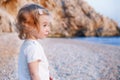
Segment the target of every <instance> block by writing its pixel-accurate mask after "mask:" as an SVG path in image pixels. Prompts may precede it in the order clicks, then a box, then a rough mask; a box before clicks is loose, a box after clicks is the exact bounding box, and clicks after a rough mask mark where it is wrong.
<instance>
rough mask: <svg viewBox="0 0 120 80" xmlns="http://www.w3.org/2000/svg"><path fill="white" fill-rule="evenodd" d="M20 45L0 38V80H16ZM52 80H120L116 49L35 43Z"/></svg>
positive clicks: (49, 40)
mask: <svg viewBox="0 0 120 80" xmlns="http://www.w3.org/2000/svg"><path fill="white" fill-rule="evenodd" d="M22 42H23V41H21V40H19V39H18V38H17V34H15V33H11V34H0V80H18V75H17V59H18V52H19V48H20V46H21V44H22ZM39 43H40V44H42V45H43V47H44V50H45V53H46V56H47V58H48V60H49V64H50V74H51V75H52V76H54V78H55V79H56V80H120V47H118V46H110V45H103V44H95V43H89V42H85V41H80V40H73V39H70V38H69V39H65V38H46V39H44V40H39Z"/></svg>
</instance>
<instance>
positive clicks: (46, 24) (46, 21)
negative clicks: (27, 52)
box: [36, 15, 50, 39]
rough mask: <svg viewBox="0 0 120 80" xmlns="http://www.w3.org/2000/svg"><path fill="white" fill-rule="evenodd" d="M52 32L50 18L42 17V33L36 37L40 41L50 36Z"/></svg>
mask: <svg viewBox="0 0 120 80" xmlns="http://www.w3.org/2000/svg"><path fill="white" fill-rule="evenodd" d="M49 32H50V16H48V15H41V16H40V31H39V32H38V34H36V36H37V37H38V38H40V39H42V38H45V37H47V36H48V34H49Z"/></svg>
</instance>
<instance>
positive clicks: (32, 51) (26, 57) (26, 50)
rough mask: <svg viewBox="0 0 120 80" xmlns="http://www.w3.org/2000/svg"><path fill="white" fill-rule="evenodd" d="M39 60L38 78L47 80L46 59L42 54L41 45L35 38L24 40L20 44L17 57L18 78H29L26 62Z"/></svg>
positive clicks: (26, 79) (24, 79)
mask: <svg viewBox="0 0 120 80" xmlns="http://www.w3.org/2000/svg"><path fill="white" fill-rule="evenodd" d="M36 60H40V62H39V76H40V80H49V69H48V66H49V65H48V61H47V58H46V56H45V54H44V50H43V47H42V46H41V45H40V44H39V43H38V42H37V41H36V40H25V41H24V42H23V44H22V46H21V49H20V53H19V58H18V77H19V80H31V77H30V73H29V69H28V63H30V62H33V61H36Z"/></svg>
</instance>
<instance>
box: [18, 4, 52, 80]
mask: <svg viewBox="0 0 120 80" xmlns="http://www.w3.org/2000/svg"><path fill="white" fill-rule="evenodd" d="M17 29H18V31H19V38H20V39H22V40H24V42H23V44H22V46H21V49H20V53H19V58H18V76H19V80H53V79H52V78H51V77H50V76H49V69H48V67H49V65H48V61H47V58H46V56H45V54H44V50H43V47H42V46H41V44H39V43H38V41H37V40H38V39H43V38H45V37H47V35H48V33H49V32H50V15H49V12H48V11H47V10H46V9H45V8H43V7H41V6H39V5H37V4H28V5H25V6H24V7H22V8H21V9H20V10H19V12H18V15H17Z"/></svg>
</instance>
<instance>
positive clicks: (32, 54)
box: [25, 47, 41, 63]
mask: <svg viewBox="0 0 120 80" xmlns="http://www.w3.org/2000/svg"><path fill="white" fill-rule="evenodd" d="M25 55H26V58H27V63H31V62H34V61H37V60H41V55H40V50H39V49H38V48H37V47H28V48H27V49H26V51H25Z"/></svg>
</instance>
